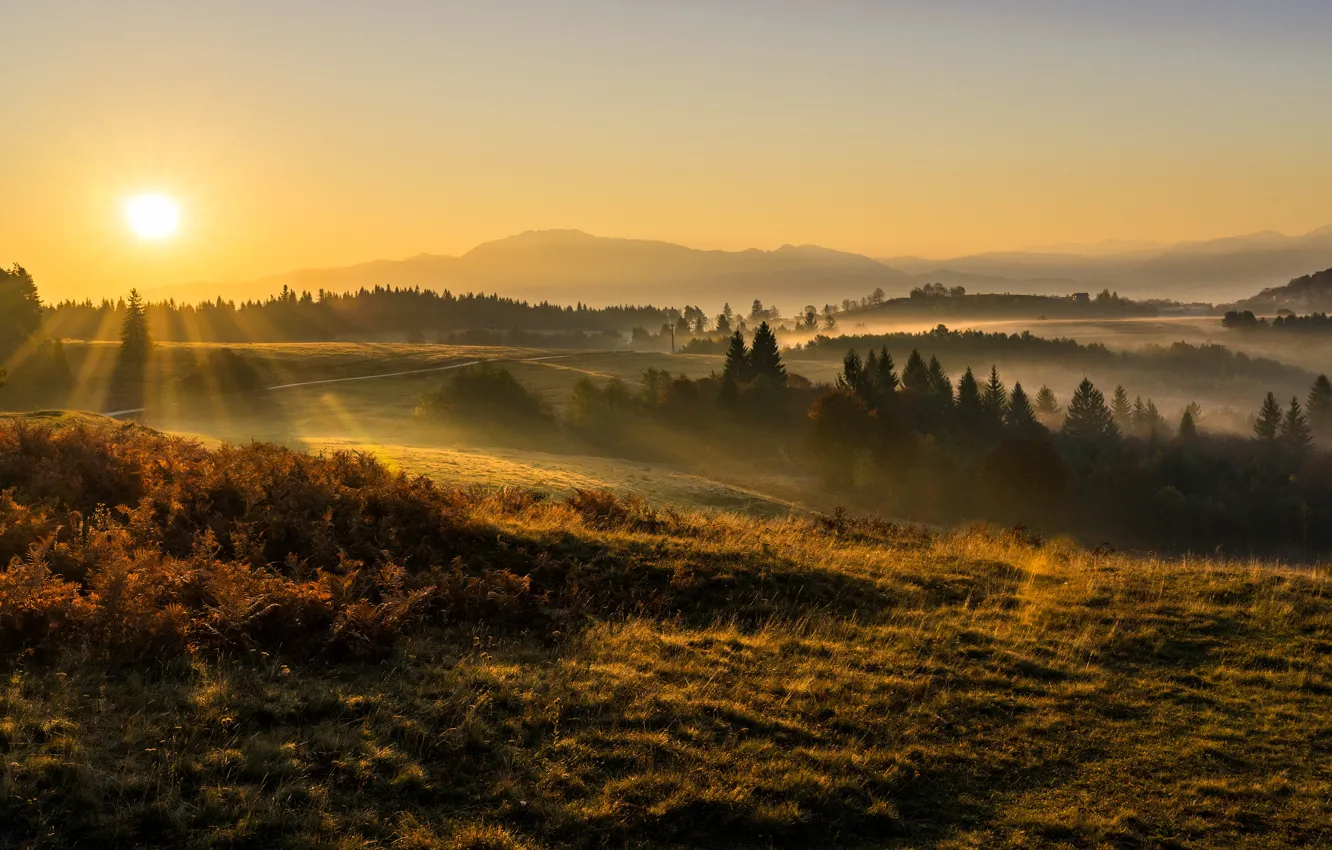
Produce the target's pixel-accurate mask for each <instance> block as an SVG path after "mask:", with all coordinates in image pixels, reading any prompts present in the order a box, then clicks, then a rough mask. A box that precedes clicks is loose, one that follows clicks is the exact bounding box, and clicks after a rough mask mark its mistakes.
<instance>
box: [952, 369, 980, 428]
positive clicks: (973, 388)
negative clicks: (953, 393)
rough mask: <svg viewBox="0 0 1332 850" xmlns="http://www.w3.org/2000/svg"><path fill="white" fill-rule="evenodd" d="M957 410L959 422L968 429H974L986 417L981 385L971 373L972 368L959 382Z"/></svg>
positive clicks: (964, 373) (963, 374)
mask: <svg viewBox="0 0 1332 850" xmlns="http://www.w3.org/2000/svg"><path fill="white" fill-rule="evenodd" d="M956 410H957V418H958V421H960V422H961V423H962V425H963V426H964V427H967V428H974V427H976V426H977V425H979V424H980V422H981V419H982V417H983V416H984V415H985V408H984V407H983V406H982V402H981V393H980V385H979V384H977V383H976V376H975V375H973V374H972V373H971V367H970V366H968V367H967V371H965V372H963V373H962V377H961V378H958V380H957V405H956Z"/></svg>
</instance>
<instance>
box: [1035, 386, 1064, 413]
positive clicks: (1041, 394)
mask: <svg viewBox="0 0 1332 850" xmlns="http://www.w3.org/2000/svg"><path fill="white" fill-rule="evenodd" d="M1036 412H1037V413H1039V414H1040V415H1041V416H1058V415H1059V414H1060V413H1062V412H1063V411H1062V410H1060V408H1059V402H1058V401H1057V400H1055V394H1054V390H1052V389H1050V388H1049V387H1047V386H1042V387H1041V388H1040V389H1039V390H1037V391H1036Z"/></svg>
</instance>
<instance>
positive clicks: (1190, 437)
mask: <svg viewBox="0 0 1332 850" xmlns="http://www.w3.org/2000/svg"><path fill="white" fill-rule="evenodd" d="M1197 440H1198V426H1197V425H1195V424H1193V413H1192V412H1191V411H1189V410H1187V409H1186V410H1185V411H1184V415H1183V416H1181V417H1180V418H1179V441H1180V442H1181V443H1193V442H1196V441H1197Z"/></svg>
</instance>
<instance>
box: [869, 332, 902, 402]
mask: <svg viewBox="0 0 1332 850" xmlns="http://www.w3.org/2000/svg"><path fill="white" fill-rule="evenodd" d="M868 371H869V372H870V383H872V384H873V385H874V397H875V399H876V400H877V401H879V402H891V401H892V400H893V399H894V398H895V397H896V394H897V388H898V385H899V383H900V382H899V381H898V380H897V366H896V364H894V363H893V355H891V354H889V353H888V348H887V347H886V346H885V347H883V348H880V349H879V357H878V359H877V360H875V361H874V368H873V369H870V370H868Z"/></svg>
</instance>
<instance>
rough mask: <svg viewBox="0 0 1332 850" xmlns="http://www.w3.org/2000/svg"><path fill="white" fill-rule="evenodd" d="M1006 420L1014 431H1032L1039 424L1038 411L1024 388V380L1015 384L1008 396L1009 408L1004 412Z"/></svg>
mask: <svg viewBox="0 0 1332 850" xmlns="http://www.w3.org/2000/svg"><path fill="white" fill-rule="evenodd" d="M1004 422H1005V424H1007V425H1008V427H1009V428H1012V429H1013V430H1014V431H1021V432H1026V431H1032V430H1035V429H1036V428H1038V427H1039V426H1038V425H1037V423H1036V411H1035V410H1033V409H1032V407H1031V401H1030V400H1028V398H1027V393H1026V391H1025V390H1023V389H1022V382H1021V381H1018V382H1017V383H1015V384H1013V392H1012V393H1010V394H1009V396H1008V409H1007V410H1006V411H1005V412H1004Z"/></svg>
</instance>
